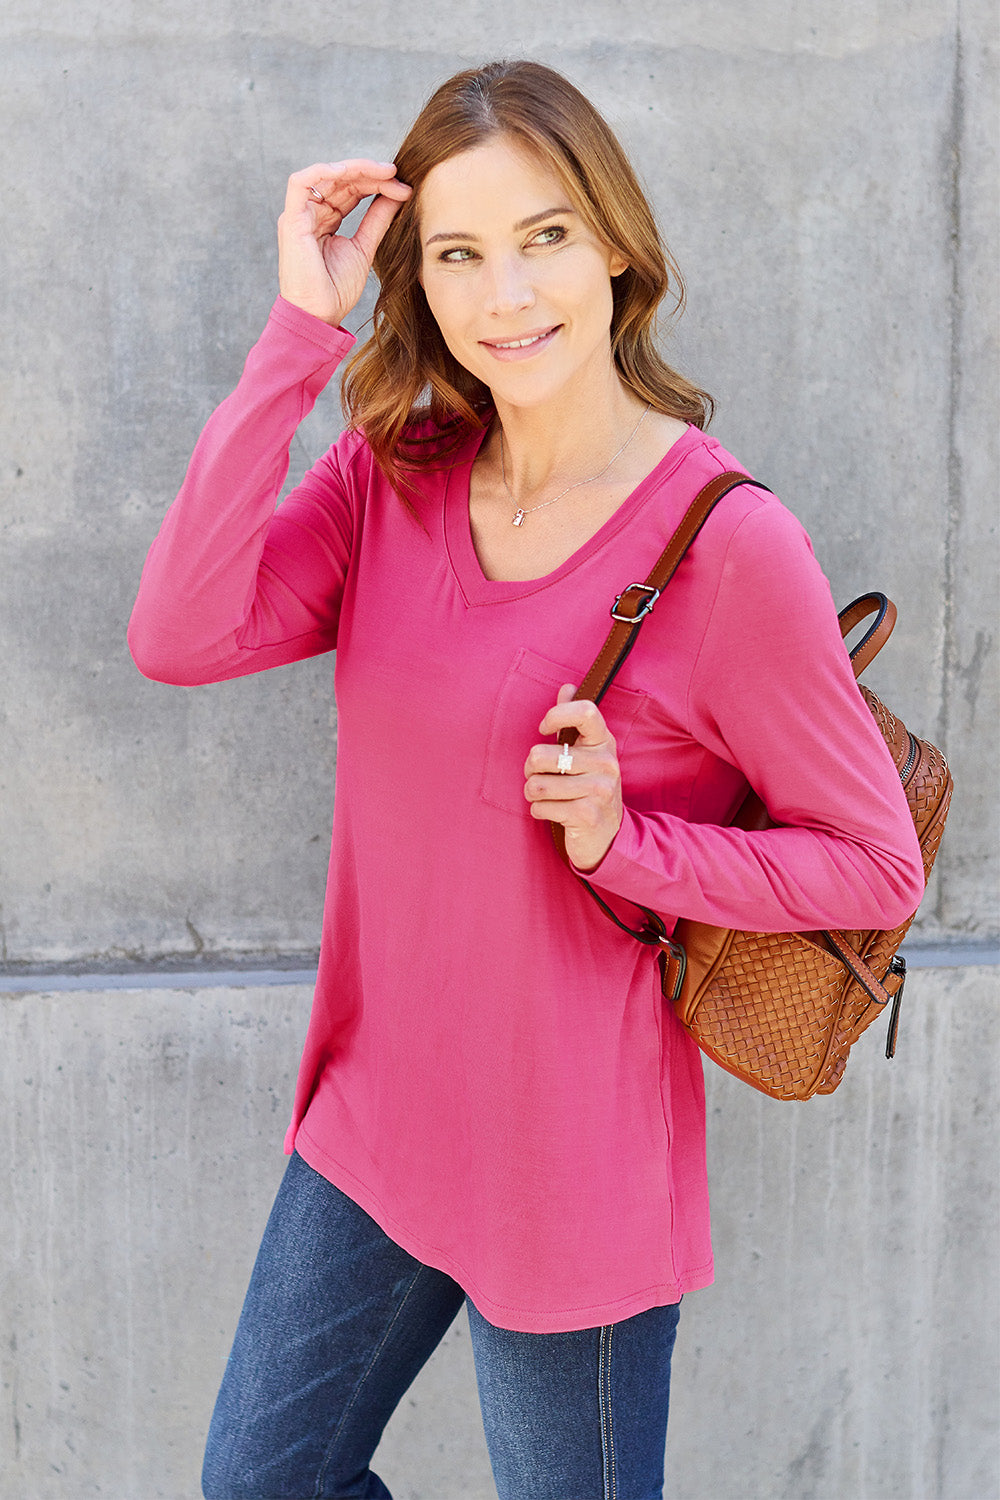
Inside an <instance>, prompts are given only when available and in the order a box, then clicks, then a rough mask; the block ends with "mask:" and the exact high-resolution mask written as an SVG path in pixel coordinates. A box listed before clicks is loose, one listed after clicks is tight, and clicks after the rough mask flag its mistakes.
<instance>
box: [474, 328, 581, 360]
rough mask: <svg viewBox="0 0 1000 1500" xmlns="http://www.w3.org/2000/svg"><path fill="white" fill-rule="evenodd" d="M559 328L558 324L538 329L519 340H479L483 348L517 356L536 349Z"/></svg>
mask: <svg viewBox="0 0 1000 1500" xmlns="http://www.w3.org/2000/svg"><path fill="white" fill-rule="evenodd" d="M561 326H562V325H561V324H560V323H556V324H554V325H553V326H552V327H551V328H541V329H539V331H538V332H537V333H526V334H524V335H523V337H521V338H519V339H481V340H480V343H481V344H482V345H483V346H484V348H486V349H490V350H493V351H495V352H496V353H498V354H518V353H520V352H522V351H523V350H529V349H536V348H538V347H539V345H541V344H544V343H545V342H546V341H547V340H548V339H550V338H551V337H552V336H553V334H555V333H558V331H559V329H560V328H561Z"/></svg>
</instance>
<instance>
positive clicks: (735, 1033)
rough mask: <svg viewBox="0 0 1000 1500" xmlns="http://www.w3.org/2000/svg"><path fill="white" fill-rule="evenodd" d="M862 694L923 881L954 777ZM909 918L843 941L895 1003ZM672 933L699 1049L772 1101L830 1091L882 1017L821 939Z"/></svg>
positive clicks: (695, 930) (687, 1017)
mask: <svg viewBox="0 0 1000 1500" xmlns="http://www.w3.org/2000/svg"><path fill="white" fill-rule="evenodd" d="M860 691H861V693H862V695H863V697H864V699H865V702H866V703H867V704H868V707H869V709H870V710H871V712H872V715H873V717H874V719H875V722H876V723H877V724H878V726H879V729H880V731H881V733H882V736H883V738H884V739H885V741H886V744H887V745H888V746H889V749H890V751H891V752H892V756H893V760H894V761H895V764H896V768H897V770H898V771H899V772H900V774H901V775H902V776H903V786H904V790H905V792H906V799H907V803H908V805H909V808H910V812H911V814H912V816H913V822H914V825H915V827H916V830H917V836H918V838H919V840H920V848H921V853H922V856H923V864H924V879H925V881H926V879H927V877H928V876H929V875H930V872H931V867H932V865H933V864H934V860H935V857H936V855H937V852H938V848H939V847H940V843H941V835H942V833H943V831H944V823H945V819H946V817H947V816H948V807H949V804H950V802H951V792H952V779H951V773H950V771H949V770H948V765H947V762H946V761H945V758H944V756H943V755H942V754H941V752H940V750H938V749H937V747H936V746H935V745H932V744H930V743H929V742H928V741H926V740H919V739H917V738H916V736H914V735H911V734H910V733H909V732H908V731H907V729H906V726H905V725H904V724H903V723H902V721H901V720H899V719H898V718H897V717H896V716H895V715H894V714H893V713H892V712H891V711H890V710H889V709H888V708H886V706H885V704H884V703H882V702H881V701H880V699H879V698H878V697H876V695H875V694H874V693H873V692H871V690H870V689H869V688H866V687H862V688H861V689H860ZM914 915H915V913H914ZM912 920H913V917H912V916H911V917H910V918H908V920H907V921H906V922H904V923H902V924H901V925H900V926H899V927H896V928H894V929H893V930H892V931H891V932H882V931H874V932H848V933H841V934H840V936H841V937H842V938H845V939H846V940H847V942H848V943H849V944H850V946H851V947H852V948H853V949H854V951H855V952H856V953H858V954H859V955H860V956H861V957H862V958H863V959H864V960H865V962H866V963H867V964H868V966H869V968H870V969H872V970H873V971H874V973H875V975H876V977H877V978H878V979H879V980H881V982H882V983H883V985H884V986H885V989H886V990H887V991H888V993H889V995H890V996H892V995H894V994H895V993H896V991H897V990H898V989H899V987H900V985H901V983H902V980H901V978H900V977H899V976H898V975H895V974H890V973H889V965H890V963H891V961H892V958H893V957H894V955H895V953H896V950H897V949H898V947H899V945H900V944H901V943H902V941H903V938H904V937H905V936H906V932H907V929H908V928H909V926H910V922H912ZM674 936H675V938H676V939H677V940H678V941H679V942H680V943H682V944H683V946H684V948H685V950H686V952H687V959H688V967H687V974H686V976H685V980H684V986H683V989H682V991H681V995H680V998H679V1000H678V1001H677V1006H678V1013H679V1015H680V1018H681V1020H682V1021H683V1022H684V1024H685V1025H686V1026H687V1028H688V1030H689V1031H690V1032H691V1034H692V1036H693V1037H694V1038H695V1040H696V1041H697V1043H698V1045H699V1047H701V1049H702V1051H704V1052H705V1053H706V1054H707V1055H708V1056H709V1057H711V1058H713V1059H714V1060H715V1061H716V1062H717V1063H719V1064H720V1065H721V1066H722V1067H724V1068H726V1069H727V1071H728V1072H730V1073H734V1074H735V1075H736V1076H737V1077H738V1078H742V1079H743V1080H744V1081H745V1082H746V1083H749V1084H750V1085H751V1086H752V1087H753V1088H756V1089H759V1090H760V1091H761V1092H762V1093H764V1094H769V1095H770V1096H771V1098H773V1099H808V1098H810V1097H811V1096H812V1095H813V1094H817V1093H820V1094H831V1093H833V1091H834V1089H835V1088H836V1087H837V1085H838V1084H839V1083H840V1080H841V1079H842V1078H843V1076H844V1069H845V1067H846V1065H847V1058H848V1054H849V1053H850V1050H851V1047H852V1046H853V1045H854V1043H855V1042H856V1041H857V1039H858V1037H859V1036H861V1034H862V1032H864V1031H865V1030H866V1029H867V1028H868V1027H869V1026H870V1025H871V1023H872V1021H874V1020H875V1019H876V1017H878V1016H880V1015H882V1014H883V1012H884V1010H885V1006H884V1005H882V1004H879V1003H877V1002H875V1001H873V1000H872V998H871V996H870V995H869V994H868V992H867V991H866V990H865V989H864V987H863V986H862V985H861V984H859V983H858V981H857V980H856V979H855V978H854V976H853V975H852V974H851V972H850V970H849V969H848V968H847V966H846V965H845V964H844V963H843V962H842V961H841V960H840V959H839V958H837V957H835V956H834V954H833V953H831V952H830V951H829V949H828V948H826V947H825V946H824V943H823V939H822V934H818V933H817V934H808V933H789V932H785V933H767V932H764V933H761V932H731V931H730V930H729V929H726V928H721V927H712V926H710V925H709V924H707V923H703V922H686V921H681V922H678V924H677V928H676V931H675V933H674Z"/></svg>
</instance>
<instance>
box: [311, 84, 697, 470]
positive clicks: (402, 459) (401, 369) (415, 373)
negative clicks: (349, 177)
mask: <svg viewBox="0 0 1000 1500" xmlns="http://www.w3.org/2000/svg"><path fill="white" fill-rule="evenodd" d="M497 135H507V136H511V137H513V139H514V140H516V141H517V142H518V143H520V144H521V145H522V146H523V147H524V148H525V149H527V150H528V151H529V152H531V153H532V154H533V155H534V156H535V157H536V158H538V159H539V160H540V161H542V162H543V163H544V164H545V165H546V166H548V167H550V168H551V169H552V170H553V171H554V172H555V173H556V175H557V176H558V177H559V179H560V181H561V183H562V185H563V186H564V187H565V189H566V191H567V192H568V193H569V195H570V199H571V201H572V203H573V205H574V207H575V208H576V209H577V211H578V212H579V213H580V215H581V217H582V218H583V220H584V221H585V223H586V224H587V225H588V227H589V228H590V230H591V231H592V232H593V233H594V234H595V235H597V237H598V238H599V239H600V240H601V241H602V242H603V243H604V244H606V245H608V246H609V247H610V248H611V249H613V250H617V251H618V252H619V254H620V255H622V256H623V257H624V259H625V260H626V261H627V262H628V266H627V268H626V270H624V271H623V272H622V273H621V275H619V276H616V277H615V278H614V279H613V280H612V295H613V312H612V318H611V350H612V355H613V358H614V361H615V365H616V367H617V370H618V374H619V376H620V378H621V380H622V381H623V382H624V384H625V385H626V386H628V387H629V388H630V389H631V390H632V391H634V392H635V394H636V395H637V396H638V397H639V399H640V400H642V401H648V402H649V403H650V405H651V406H652V407H653V409H654V410H656V411H660V412H664V413H666V414H667V415H668V416H672V417H679V418H680V419H681V420H682V421H685V422H691V423H693V424H694V425H695V426H696V427H704V426H705V425H706V424H707V422H708V420H709V418H710V417H711V413H712V398H711V397H710V396H709V395H708V394H707V393H706V392H705V391H703V390H699V388H698V387H697V386H695V385H693V384H692V383H691V382H690V381H689V380H686V379H685V378H684V376H683V375H680V374H678V372H677V371H676V370H673V369H672V368H671V367H670V366H669V365H668V364H667V363H666V362H665V361H664V359H663V358H662V356H661V355H660V353H659V350H658V349H657V346H656V342H655V324H656V315H657V311H658V309H659V307H660V304H661V303H662V302H663V300H664V298H665V297H667V296H668V295H669V296H671V297H672V299H673V307H672V311H673V312H674V313H675V314H676V313H679V312H680V310H681V309H682V307H683V305H684V286H683V282H682V280H681V275H680V272H679V270H678V269H677V266H676V264H675V263H674V261H673V259H672V257H671V256H670V254H669V252H668V250H667V249H666V246H665V245H664V244H663V241H662V240H661V238H660V235H659V232H658V230H657V227H656V222H655V220H654V218H653V214H652V211H651V209H650V207H649V204H648V202H647V201H646V197H645V195H644V193H643V191H642V189H641V188H640V186H639V183H638V181H637V180H636V176H635V173H634V171H633V170H632V167H631V164H630V163H629V160H628V157H627V156H626V155H625V152H624V151H623V149H622V147H621V145H620V143H619V142H618V140H617V138H616V136H615V135H614V133H613V132H612V130H611V129H610V127H609V126H608V124H607V123H606V121H605V120H604V119H603V118H602V117H601V115H599V114H598V112H597V110H596V109H595V108H594V106H593V105H592V104H591V103H590V101H589V100H588V99H586V98H585V97H584V96H583V94H581V93H580V91H579V89H577V88H575V87H574V86H573V84H571V83H570V82H569V81H568V79H566V78H564V77H563V76H562V74H560V73H557V72H555V71H554V70H553V69H552V68H547V67H544V66H543V65H542V64H540V63H535V62H527V61H514V62H495V63H488V64H487V65H486V66H485V67H481V68H470V69H468V70H466V71H464V72H461V73H456V74H455V76H454V77H453V78H449V79H448V81H447V83H444V84H442V85H441V87H440V88H439V89H438V90H437V91H436V92H435V93H434V94H433V95H432V96H431V98H430V99H429V100H428V102H427V103H426V104H425V106H424V108H423V109H422V110H421V112H420V114H419V115H418V117H417V119H416V120H415V122H414V124H413V126H412V128H411V129H410V131H409V133H408V134H407V136H406V139H405V140H404V141H403V144H402V145H401V146H400V148H399V152H398V154H397V155H396V158H395V160H396V168H397V175H398V177H399V180H400V181H401V182H406V183H409V185H410V186H411V187H412V188H413V194H412V196H411V197H410V198H409V199H408V200H407V202H406V203H404V204H403V206H402V208H401V209H400V210H399V211H398V213H397V214H396V216H395V218H394V219H393V221H392V223H391V224H390V226H389V229H388V230H387V232H386V234H385V237H384V238H383V240H382V243H381V244H380V245H379V247H378V250H377V251H376V254H375V262H374V270H375V274H376V276H377V277H378V280H379V283H380V290H379V293H378V298H377V300H376V303H375V311H374V316H373V326H372V336H371V338H370V339H369V340H368V342H367V343H365V344H364V345H362V347H361V348H360V349H358V350H357V351H356V352H355V354H354V355H353V356H352V358H351V360H350V362H349V364H348V366H347V370H346V373H345V376H344V381H343V384H342V387H341V402H342V404H343V408H344V415H345V416H346V418H347V420H348V423H349V424H350V426H351V427H352V428H363V429H364V433H365V437H366V438H367V441H368V443H369V445H370V447H371V450H372V453H373V456H374V458H375V461H376V463H377V464H378V466H379V468H380V469H381V470H382V471H383V473H384V474H385V475H386V476H387V477H388V478H389V480H390V482H392V483H393V484H394V485H395V486H396V487H397V489H400V490H402V491H405V490H406V489H407V488H408V487H409V486H408V484H407V478H408V476H412V475H413V474H414V473H415V472H416V471H419V470H420V469H423V468H425V467H428V466H438V465H440V464H441V463H442V462H443V461H445V460H446V459H447V458H448V457H449V456H450V455H451V454H452V453H454V452H455V450H456V449H457V448H458V447H459V446H460V445H462V444H463V443H464V442H465V441H466V440H467V438H468V437H469V436H471V434H472V433H473V432H476V431H481V430H482V428H483V427H484V426H485V425H486V424H487V423H488V422H489V421H490V419H491V418H492V416H493V411H494V408H493V400H492V397H491V395H490V391H489V388H488V387H487V386H486V385H484V384H483V382H482V381H480V380H478V379H477V378H476V377H475V376H474V375H471V374H470V373H469V371H468V370H466V369H465V368H464V367H463V366H462V365H460V364H459V363H458V361H457V360H456V359H455V358H454V356H453V355H452V353H451V352H450V350H449V349H448V347H447V345H446V344H445V342H444V339H443V338H442V336H441V333H440V331H439V329H438V326H437V323H436V322H435V320H434V318H433V316H432V314H431V311H430V309H429V307H428V306H427V301H426V298H425V296H424V291H423V287H422V286H421V285H420V282H419V279H418V273H419V271H420V263H421V246H420V189H421V187H422V185H423V183H424V181H425V180H426V178H427V175H428V173H429V172H431V171H432V170H433V168H434V167H436V166H437V165H438V164H439V163H440V162H443V161H447V160H448V159H449V158H450V157H452V156H457V155H458V154H459V153H460V152H463V151H469V150H472V149H473V148H474V147H476V146H479V145H482V144H483V142H484V141H487V140H489V139H491V138H492V137H494V136H497Z"/></svg>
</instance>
